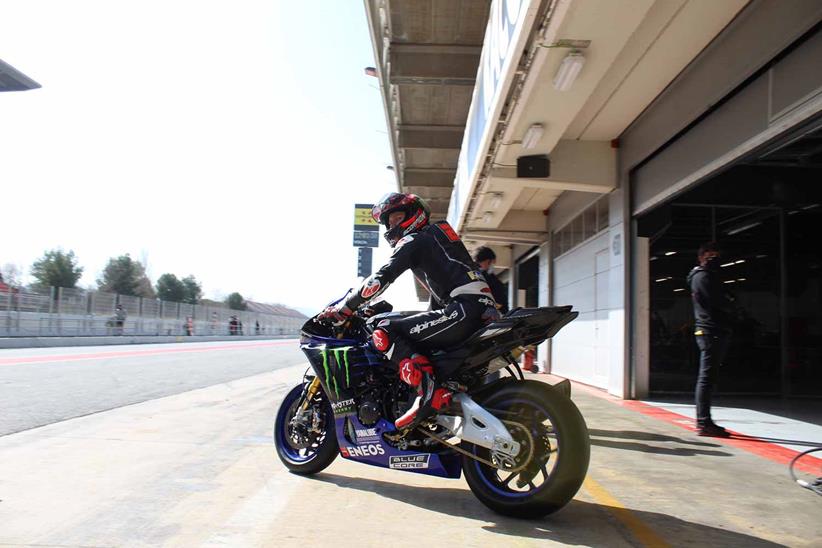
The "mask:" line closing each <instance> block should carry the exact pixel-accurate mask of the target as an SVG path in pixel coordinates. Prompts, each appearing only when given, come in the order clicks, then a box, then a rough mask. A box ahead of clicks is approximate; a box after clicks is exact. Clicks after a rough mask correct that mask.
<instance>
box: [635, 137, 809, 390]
mask: <svg viewBox="0 0 822 548" xmlns="http://www.w3.org/2000/svg"><path fill="white" fill-rule="evenodd" d="M820 204H822V128H820V123H819V121H817V123H816V128H815V129H813V128H812V129H805V130H804V131H799V132H795V133H794V134H793V135H791V136H789V137H787V138H783V139H781V141H780V142H779V143H776V144H774V145H771V146H770V148H769V149H768V150H766V151H764V152H760V153H758V154H756V155H755V156H752V157H751V158H748V159H747V160H745V161H743V162H740V163H737V164H735V165H734V166H732V167H730V168H729V169H727V170H725V171H724V172H723V173H721V174H719V175H716V176H714V177H713V178H711V179H709V180H707V181H705V182H703V183H701V184H699V185H698V186H697V187H696V188H693V189H691V190H689V191H687V192H684V193H682V194H680V195H678V196H676V197H675V198H673V199H672V200H671V201H669V202H668V203H666V204H664V205H661V206H659V207H657V208H655V209H654V210H653V211H651V212H649V213H648V214H646V215H644V216H643V217H641V218H639V219H638V223H637V228H638V234H639V235H640V236H644V237H648V238H649V240H650V253H649V257H650V261H651V262H650V265H649V271H650V279H649V284H650V391H651V394H652V395H662V394H677V393H680V394H684V393H692V392H693V386H694V380H695V378H696V372H697V368H698V367H697V365H698V359H699V354H698V350H697V347H696V344H695V342H694V336H693V332H694V329H693V313H692V307H691V301H690V292H689V290H688V288H687V284H686V281H685V280H686V276H687V274H688V272H689V271H690V269H691V268H693V267H694V266H695V265H696V262H697V261H696V253H697V249H698V248H699V246H700V244H702V243H703V242H706V241H710V240H714V241H716V242H717V243H718V244H719V245H720V247H721V248H722V257H723V260H722V268H721V270H720V272H721V274H722V278H723V283H724V284H725V285H726V287H727V289H728V290H729V291H730V292H731V294H732V295H734V296H735V298H736V311H735V314H734V316H735V326H734V334H733V337H732V343H731V347H730V349H729V352H728V356H727V358H726V360H725V363H724V364H723V367H722V368H721V369H720V375H719V380H718V386H717V393H718V394H726V395H757V396H777V397H822V306H820V297H822V295H820V293H822V244H820V236H821V235H822V205H820Z"/></svg>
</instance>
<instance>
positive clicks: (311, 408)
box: [274, 384, 339, 475]
mask: <svg viewBox="0 0 822 548" xmlns="http://www.w3.org/2000/svg"><path fill="white" fill-rule="evenodd" d="M303 386H304V385H302V384H300V385H297V386H295V387H294V388H292V389H291V391H290V392H289V393H288V394H286V396H285V399H283V402H282V404H280V409H279V410H278V411H277V420H276V422H275V423H274V445H275V446H276V448H277V455H278V456H279V457H280V460H281V461H282V462H283V464H285V466H286V468H288V469H289V470H290V471H291V472H294V473H295V474H303V475H310V474H316V473H317V472H320V471H322V470H324V469H325V468H326V467H327V466H328V465H329V464H331V463H332V462H334V459H335V458H337V454H338V453H339V449H338V447H337V435H336V433H335V431H334V414H333V413H332V411H331V405H330V404H329V403H328V398H326V396H325V393H324V392H323V390H322V388H320V389H319V390H317V392H316V393H315V394H314V397H313V398H312V399H311V401H310V402H309V404H308V407H307V408H306V409H305V411H300V407H301V404H302V403H303V399H304V395H303V393H304V388H303Z"/></svg>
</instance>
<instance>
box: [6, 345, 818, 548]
mask: <svg viewBox="0 0 822 548" xmlns="http://www.w3.org/2000/svg"><path fill="white" fill-rule="evenodd" d="M272 342H274V341H272ZM276 342H277V343H281V342H282V341H276ZM210 344H211V345H210V346H209V345H201V346H189V345H185V346H182V345H163V347H162V348H160V347H157V348H147V347H140V348H135V347H126V348H123V347H121V348H117V349H112V348H111V347H107V348H105V349H102V350H100V349H98V350H89V349H88V348H83V349H76V348H75V349H71V350H70V351H69V350H68V349H62V350H59V351H58V350H56V349H41V350H37V351H35V350H30V351H14V352H11V351H7V352H3V353H0V379H2V381H3V382H4V383H6V384H4V385H3V387H4V388H3V394H2V396H3V397H2V399H3V400H5V399H6V398H14V399H15V401H17V402H18V403H19V402H21V401H23V402H25V401H28V400H29V399H32V397H33V398H34V401H33V402H31V406H30V410H31V411H32V412H34V411H38V412H39V413H40V415H41V416H43V417H45V416H46V415H48V417H50V418H47V419H43V420H46V422H48V424H44V425H43V426H40V427H32V425H36V424H37V423H38V421H37V420H29V419H27V418H26V413H23V412H19V411H18V412H17V414H18V418H17V424H18V426H20V425H23V424H29V427H28V428H27V429H24V430H23V431H20V432H17V433H13V434H7V435H4V436H0V545H12V546H76V547H80V546H85V547H88V546H181V547H189V546H272V547H280V546H295V547H297V546H299V547H304V546H329V547H335V548H340V547H347V546H357V547H361V546H383V545H390V546H394V547H400V546H409V547H410V546H420V545H433V544H444V543H449V544H453V545H457V546H494V547H496V546H501V545H502V546H609V547H610V546H739V547H745V548H749V547H771V546H819V545H820V539H822V521H820V520H819V511H820V501H819V497H817V496H815V495H813V494H811V493H810V492H808V491H805V490H802V489H800V488H798V487H797V486H796V485H795V484H793V483H792V481H791V480H790V478H789V477H788V475H787V470H786V466H785V463H784V462H783V461H781V460H780V458H781V457H780V455H778V454H776V453H774V454H767V455H766V454H763V453H761V452H757V451H752V450H751V447H750V446H746V445H744V444H741V443H740V442H738V441H734V440H716V439H706V438H699V437H697V436H696V435H695V434H694V433H693V431H692V428H691V427H690V426H687V425H686V424H685V423H686V422H692V421H686V420H685V419H684V418H682V417H680V419H675V418H671V417H668V416H660V415H659V414H658V413H657V412H656V411H654V410H653V409H650V410H649V409H643V408H642V406H640V405H638V404H628V403H625V402H621V401H617V400H614V399H613V398H609V397H607V396H603V395H602V394H601V393H596V394H595V391H592V390H588V389H584V387H580V386H578V385H575V387H574V401H575V402H576V403H577V405H578V406H579V407H580V409H581V410H582V413H583V415H584V416H585V418H586V420H587V422H588V427H589V432H590V435H591V443H592V451H591V466H590V468H589V473H588V477H587V479H586V480H585V483H584V484H583V487H582V489H580V491H579V493H578V494H577V496H576V497H575V499H574V500H573V501H572V502H571V503H570V504H569V505H568V506H567V507H565V508H564V509H563V510H561V511H560V512H558V513H556V514H553V515H551V516H548V517H546V518H544V519H540V520H521V519H515V518H506V517H502V516H499V515H497V514H494V513H493V512H491V511H490V510H488V509H487V508H485V507H484V506H482V504H480V503H479V502H478V501H477V500H476V498H475V497H474V496H473V495H472V493H471V492H470V490H469V489H468V487H467V485H466V483H465V481H464V480H444V479H440V478H433V477H429V476H424V475H419V474H410V473H407V472H401V471H396V470H385V469H380V468H374V467H370V466H366V465H363V464H359V463H356V462H352V461H348V460H345V459H342V458H337V460H336V461H335V462H334V463H333V464H332V465H331V466H330V467H329V468H328V469H326V470H325V471H324V472H322V473H320V474H318V475H316V476H313V477H300V476H295V475H293V474H289V473H288V472H287V471H286V470H285V468H284V467H283V466H282V464H281V463H280V462H279V460H278V459H277V456H276V454H275V452H274V450H273V447H272V441H271V428H272V424H273V419H274V414H275V412H276V409H277V407H278V405H279V402H280V401H281V400H282V398H283V396H284V395H285V393H286V392H287V391H288V390H289V389H290V388H291V387H292V386H294V385H295V384H296V383H297V382H299V380H300V378H301V375H302V372H303V371H304V358H302V356H300V355H299V353H298V352H299V351H298V349H297V348H296V345H293V346H291V345H289V344H287V343H286V344H281V345H280V344H277V345H268V346H263V345H261V344H260V343H236V345H226V344H225V343H210ZM287 363H292V364H294V365H292V366H290V367H289V366H287V365H286V364H287ZM256 368H261V369H262V370H263V372H262V373H258V374H254V373H253V371H255V369H256ZM12 373H13V378H15V379H17V380H15V381H14V382H15V383H17V384H16V385H14V386H12V385H11V384H10V383H9V382H8V381H9V379H10V374H12ZM249 375H250V376H249ZM112 378H115V379H118V382H113V381H112V380H111V379H112ZM533 378H534V379H540V380H545V376H544V375H541V376H534V377H533ZM215 379H228V380H216V381H215ZM198 385H199V386H200V388H196V386H198ZM192 387H194V388H192ZM114 393H116V394H119V396H118V397H114ZM66 394H74V396H73V397H72V398H66V397H65V395H66ZM161 394H165V395H161ZM48 398H54V400H55V401H49V399H48ZM61 398H63V399H70V400H71V401H70V402H68V403H63V402H61ZM129 402H132V403H129ZM0 403H1V404H2V405H3V408H2V411H0V413H2V414H4V413H6V412H8V410H9V409H12V410H14V409H15V406H14V405H11V404H9V403H8V402H6V401H2V402H0ZM59 409H62V411H59ZM78 413H79V415H78ZM2 414H0V416H2ZM63 415H65V416H73V417H74V418H66V419H63V420H61V419H60V418H59V417H60V416H63ZM748 445H750V444H748ZM815 470H818V467H817V468H815Z"/></svg>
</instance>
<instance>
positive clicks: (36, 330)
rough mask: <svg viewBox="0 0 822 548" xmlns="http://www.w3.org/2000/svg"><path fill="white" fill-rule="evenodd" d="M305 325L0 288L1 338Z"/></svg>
mask: <svg viewBox="0 0 822 548" xmlns="http://www.w3.org/2000/svg"><path fill="white" fill-rule="evenodd" d="M117 304H121V305H122V306H123V309H124V310H125V311H126V318H125V320H124V321H122V322H119V321H118V320H117V317H116V315H115V308H116V306H117ZM189 318H190V320H189ZM232 318H233V320H232ZM303 322H305V318H303V317H302V316H298V315H296V314H295V315H293V316H290V315H276V314H265V313H260V312H249V311H240V310H231V309H229V308H227V307H225V306H221V305H213V304H209V305H193V304H188V303H177V302H170V301H162V300H160V299H147V298H141V297H131V296H129V295H117V294H114V293H105V292H103V291H85V290H82V289H69V288H64V287H52V288H48V289H45V290H34V289H24V288H11V289H8V290H7V289H0V337H49V336H105V335H296V334H297V333H299V328H300V326H301V325H302V324H303Z"/></svg>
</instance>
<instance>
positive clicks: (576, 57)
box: [554, 51, 585, 91]
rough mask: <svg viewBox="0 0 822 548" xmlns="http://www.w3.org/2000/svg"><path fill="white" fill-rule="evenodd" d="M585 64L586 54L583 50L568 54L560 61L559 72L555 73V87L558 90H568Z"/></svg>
mask: <svg viewBox="0 0 822 548" xmlns="http://www.w3.org/2000/svg"><path fill="white" fill-rule="evenodd" d="M584 64H585V56H584V55H582V52H579V51H572V52H571V53H569V54H568V55H566V56H565V59H563V60H562V63H560V65H559V69H558V70H557V73H556V74H555V75H554V89H555V90H557V91H568V90H569V89H571V86H573V85H574V81H575V80H576V79H577V76H579V72H580V71H581V70H582V66H583V65H584Z"/></svg>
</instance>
